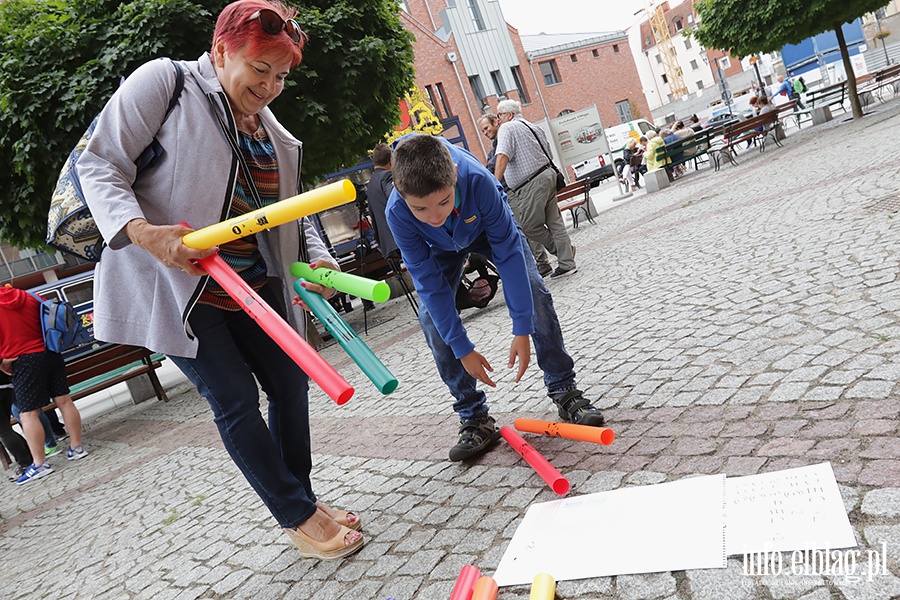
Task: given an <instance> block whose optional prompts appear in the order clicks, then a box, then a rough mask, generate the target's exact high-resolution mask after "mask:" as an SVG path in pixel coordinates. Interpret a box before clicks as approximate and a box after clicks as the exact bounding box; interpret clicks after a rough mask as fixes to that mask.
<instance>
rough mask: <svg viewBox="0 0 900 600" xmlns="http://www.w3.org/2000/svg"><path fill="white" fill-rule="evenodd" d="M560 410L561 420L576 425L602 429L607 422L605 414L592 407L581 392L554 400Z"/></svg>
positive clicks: (571, 393) (576, 391)
mask: <svg viewBox="0 0 900 600" xmlns="http://www.w3.org/2000/svg"><path fill="white" fill-rule="evenodd" d="M553 403H554V404H556V406H557V408H558V409H559V418H560V419H563V420H564V421H566V422H568V423H575V424H576V425H588V426H590V427H600V426H601V425H603V423H604V422H605V420H604V419H603V413H601V412H600V411H599V410H597V409H596V408H594V407H593V406H591V403H590V402H588V400H587V399H586V398H585V397H584V395H583V393H582V392H581V391H579V390H571V391H569V392H565V393H564V394H561V395H560V396H559V397H558V398H554V399H553Z"/></svg>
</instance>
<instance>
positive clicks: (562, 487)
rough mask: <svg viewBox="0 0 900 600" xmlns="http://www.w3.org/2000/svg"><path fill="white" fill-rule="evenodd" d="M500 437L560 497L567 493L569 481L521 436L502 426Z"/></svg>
mask: <svg viewBox="0 0 900 600" xmlns="http://www.w3.org/2000/svg"><path fill="white" fill-rule="evenodd" d="M500 435H502V436H503V439H504V440H506V442H507V443H508V444H509V445H510V446H512V448H513V450H515V451H516V452H518V453H519V454H521V455H522V458H524V459H525V461H526V462H527V463H528V464H529V465H531V468H532V469H534V470H535V471H537V474H538V475H540V476H541V479H543V480H544V481H545V482H547V485H549V486H550V489H552V490H553V491H554V492H556V493H557V494H559V495H560V496H563V495H565V494H566V493H567V492H568V491H569V480H568V479H566V478H565V477H563V476H562V473H560V472H559V471H557V470H556V468H555V467H554V466H553V465H551V464H550V463H549V462H547V459H546V458H544V457H543V456H541V455H540V453H539V452H538V451H537V450H535V449H534V448H532V447H531V446H530V445H529V444H528V442H526V441H525V440H524V439H522V436H521V435H519V434H518V433H516V432H515V431H513V430H512V428H510V427H506V426H503V427H501V428H500Z"/></svg>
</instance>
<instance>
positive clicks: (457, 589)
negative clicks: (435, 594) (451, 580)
mask: <svg viewBox="0 0 900 600" xmlns="http://www.w3.org/2000/svg"><path fill="white" fill-rule="evenodd" d="M479 577H481V571H479V570H478V567H475V566H472V565H466V566H464V567H463V568H462V570H460V572H459V577H457V578H456V585H454V586H453V591H452V592H450V600H472V593H473V592H474V591H475V582H476V581H478V578H479Z"/></svg>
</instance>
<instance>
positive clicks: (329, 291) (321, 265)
mask: <svg viewBox="0 0 900 600" xmlns="http://www.w3.org/2000/svg"><path fill="white" fill-rule="evenodd" d="M309 268H311V269H313V270H315V269H331V270H332V271H340V269H338V266H337V265H336V264H334V263H333V262H330V261H327V260H317V261H315V262H312V263H309ZM300 285H302V286H303V289H306V290H309V291H311V292H315V293H317V294H318V295H320V296H322V297H323V298H325V299H326V300H331V298H333V297H334V295H335V294H337V290H335V289H334V288H330V287H326V286H324V285H319V284H318V283H313V282H311V281H304V282H303V283H301V284H300ZM292 303H293V304H294V305H295V306H302V307H303V308H304V310H307V311H309V310H310V309H309V307H308V306H307V305H306V303H305V302H304V301H303V300H301V299H300V297H299V296H294V299H293V300H292Z"/></svg>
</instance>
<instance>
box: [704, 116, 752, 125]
mask: <svg viewBox="0 0 900 600" xmlns="http://www.w3.org/2000/svg"><path fill="white" fill-rule="evenodd" d="M741 120H743V119H742V117H740V116H738V115H735V114H733V113H721V114H718V115H715V116H714V117H710V118H709V119H707V121H706V123H704V125H703V127H704V128H706V127H724V126H726V125H731V124H732V123H737V122H738V121H741Z"/></svg>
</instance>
